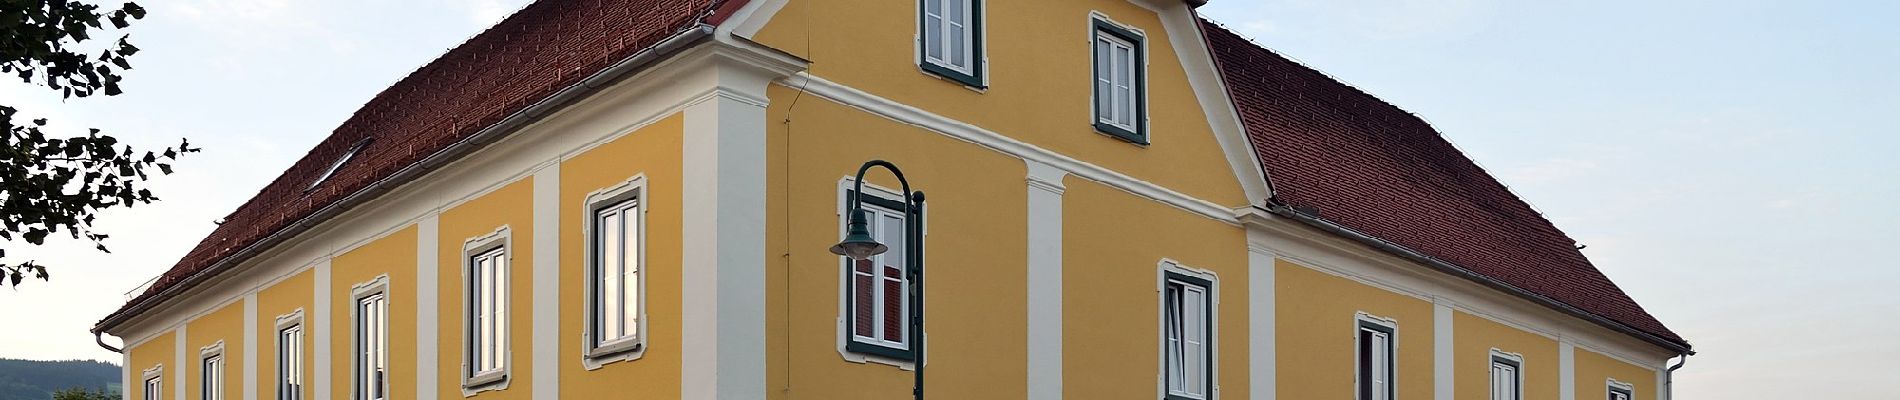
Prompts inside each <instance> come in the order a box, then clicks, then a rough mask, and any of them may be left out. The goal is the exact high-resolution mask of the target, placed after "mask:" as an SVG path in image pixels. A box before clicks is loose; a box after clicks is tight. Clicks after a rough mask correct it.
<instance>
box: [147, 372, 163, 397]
mask: <svg viewBox="0 0 1900 400" xmlns="http://www.w3.org/2000/svg"><path fill="white" fill-rule="evenodd" d="M163 383H164V382H162V381H160V380H159V377H157V376H154V377H150V378H145V400H160V399H164V398H165V397H164V396H162V395H161V394H162V393H163V392H164V391H165V385H164V384H163Z"/></svg>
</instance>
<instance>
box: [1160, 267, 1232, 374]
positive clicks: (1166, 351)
mask: <svg viewBox="0 0 1900 400" xmlns="http://www.w3.org/2000/svg"><path fill="white" fill-rule="evenodd" d="M1156 271H1157V273H1156V283H1155V293H1156V299H1157V303H1156V306H1157V308H1156V310H1157V311H1158V312H1156V313H1155V314H1156V316H1157V317H1156V319H1157V320H1158V326H1157V327H1156V328H1157V330H1156V331H1155V332H1156V333H1158V335H1157V337H1158V338H1160V340H1159V345H1160V359H1161V365H1160V366H1159V370H1160V371H1161V374H1159V377H1160V379H1159V382H1157V383H1158V385H1159V388H1160V391H1161V393H1160V394H1161V396H1160V398H1163V399H1168V400H1209V399H1214V398H1216V397H1218V394H1219V393H1220V384H1219V383H1220V380H1219V379H1218V377H1219V371H1218V369H1219V368H1218V366H1219V362H1218V360H1217V358H1218V357H1219V356H1220V351H1219V350H1220V349H1219V348H1218V347H1217V342H1218V340H1216V339H1217V338H1219V337H1220V279H1218V277H1216V276H1215V275H1214V272H1212V271H1207V270H1201V269H1195V268H1192V267H1188V266H1184V265H1181V264H1180V263H1179V262H1176V261H1174V260H1170V259H1162V260H1161V262H1160V265H1159V267H1158V268H1156ZM1177 285H1179V286H1182V287H1183V288H1188V287H1193V288H1199V289H1201V291H1202V295H1203V296H1205V297H1203V298H1202V306H1203V307H1205V309H1203V310H1201V315H1202V318H1203V321H1201V322H1202V324H1203V325H1204V327H1203V329H1204V330H1203V331H1202V332H1201V333H1202V336H1203V337H1202V344H1201V345H1202V351H1201V352H1202V353H1204V354H1202V355H1201V357H1202V359H1201V360H1200V361H1201V362H1200V363H1198V364H1200V368H1201V370H1200V371H1199V372H1200V377H1199V379H1194V377H1193V376H1190V374H1189V372H1193V371H1192V369H1191V368H1190V367H1189V366H1188V365H1187V364H1188V363H1190V360H1189V359H1188V358H1187V354H1186V353H1183V357H1182V364H1181V366H1180V367H1181V371H1180V374H1179V375H1181V377H1180V381H1181V382H1182V383H1183V387H1182V388H1180V389H1176V388H1175V387H1174V382H1175V380H1176V378H1175V375H1176V372H1175V370H1174V368H1175V365H1174V363H1172V361H1173V350H1174V346H1173V345H1172V344H1173V343H1174V339H1173V338H1171V337H1170V333H1171V331H1172V330H1171V329H1170V327H1171V326H1173V325H1171V322H1173V321H1172V320H1171V319H1170V312H1169V311H1170V307H1169V305H1170V304H1169V303H1170V301H1171V300H1172V298H1171V296H1170V294H1169V291H1168V289H1169V288H1170V287H1171V286H1177ZM1185 307H1186V304H1185V303H1184V304H1183V308H1185ZM1183 318H1184V319H1185V318H1186V315H1185V314H1183ZM1182 329H1183V330H1182V332H1183V334H1184V336H1185V335H1186V333H1187V330H1186V328H1185V325H1183V328H1182ZM1183 339H1187V338H1186V337H1183ZM1184 344H1185V342H1184ZM1183 350H1184V351H1185V350H1186V347H1185V346H1183ZM1190 380H1196V381H1200V383H1201V384H1202V387H1200V388H1199V389H1200V392H1198V393H1196V392H1194V391H1192V388H1189V387H1186V386H1185V385H1186V382H1188V381H1190Z"/></svg>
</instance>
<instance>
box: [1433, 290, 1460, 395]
mask: <svg viewBox="0 0 1900 400" xmlns="http://www.w3.org/2000/svg"><path fill="white" fill-rule="evenodd" d="M1432 302H1433V303H1434V304H1432V393H1433V396H1432V398H1433V399H1436V400H1453V396H1454V395H1455V394H1456V393H1457V392H1456V391H1453V390H1452V388H1453V386H1452V385H1453V383H1455V382H1456V380H1455V379H1453V378H1455V377H1456V376H1457V374H1456V373H1457V367H1458V366H1457V363H1456V362H1454V361H1453V360H1454V359H1455V358H1456V356H1457V354H1455V352H1456V350H1453V346H1452V345H1453V343H1454V342H1453V341H1452V335H1453V332H1454V330H1453V329H1452V325H1451V323H1452V320H1453V318H1452V316H1453V314H1452V313H1453V312H1456V311H1454V310H1452V308H1451V305H1449V304H1445V303H1444V302H1443V301H1442V300H1438V299H1433V301H1432Z"/></svg>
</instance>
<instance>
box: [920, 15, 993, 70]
mask: <svg viewBox="0 0 1900 400" xmlns="http://www.w3.org/2000/svg"><path fill="white" fill-rule="evenodd" d="M916 1H917V3H916V5H917V60H918V64H917V65H918V66H919V67H920V68H922V69H923V70H924V71H926V72H930V73H933V74H937V75H941V76H943V77H944V78H948V79H951V80H954V81H957V82H958V83H961V84H963V85H965V86H969V87H973V88H977V89H983V88H985V87H986V86H987V82H986V81H985V79H986V78H985V77H984V74H983V70H984V67H985V64H986V63H987V60H986V59H985V57H984V55H983V54H984V53H983V50H984V47H985V46H984V45H985V44H986V43H985V42H984V41H985V38H984V35H983V33H984V32H983V23H984V20H983V15H984V14H983V13H984V12H985V11H986V10H985V7H984V5H985V4H983V0H916ZM933 2H935V3H937V4H936V5H937V7H936V8H935V9H933V8H932V7H931V3H933ZM951 7H958V8H960V10H961V11H962V14H963V21H962V22H961V26H962V28H963V33H962V34H961V35H952V34H951V32H950V31H951V30H952V29H953V27H954V26H955V25H953V24H952V23H950V19H949V18H948V17H949V16H948V15H947V14H948V13H947V11H949V10H951ZM933 17H934V18H935V19H936V20H937V21H938V22H937V29H936V30H935V31H933V30H931V20H932V18H933ZM955 41H962V42H963V54H962V56H963V57H964V59H963V61H964V65H958V64H957V63H956V62H955V60H953V59H951V56H952V54H951V53H952V49H954V48H955V47H956V46H955V44H956V43H955ZM933 44H934V45H936V46H938V49H939V50H940V53H939V54H938V55H935V56H933V55H931V54H930V49H931V46H932V45H933Z"/></svg>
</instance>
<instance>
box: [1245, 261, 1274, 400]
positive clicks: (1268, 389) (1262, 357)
mask: <svg viewBox="0 0 1900 400" xmlns="http://www.w3.org/2000/svg"><path fill="white" fill-rule="evenodd" d="M1249 236H1253V235H1249ZM1274 260H1275V256H1274V255H1273V250H1272V249H1269V248H1267V247H1266V246H1265V245H1263V244H1258V243H1254V242H1253V240H1251V238H1249V240H1248V243H1247V332H1249V334H1248V342H1247V371H1248V373H1247V375H1248V376H1247V379H1248V380H1249V381H1250V382H1251V384H1250V385H1249V386H1248V387H1249V388H1251V391H1250V392H1249V393H1248V398H1250V399H1255V400H1273V399H1274V398H1276V397H1277V396H1279V395H1278V392H1279V388H1280V387H1279V372H1278V371H1279V370H1278V369H1276V367H1277V366H1278V365H1279V360H1278V357H1279V355H1278V353H1277V350H1278V348H1277V347H1275V346H1276V345H1277V343H1276V342H1275V341H1276V340H1277V339H1276V335H1275V333H1276V332H1275V331H1274V328H1275V324H1274V322H1275V321H1274V318H1278V316H1277V315H1276V314H1275V309H1274V307H1276V305H1275V303H1274V296H1275V293H1274V288H1273V284H1274V283H1273V278H1274V272H1275V271H1274V269H1275V268H1276V267H1275V266H1274Z"/></svg>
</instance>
